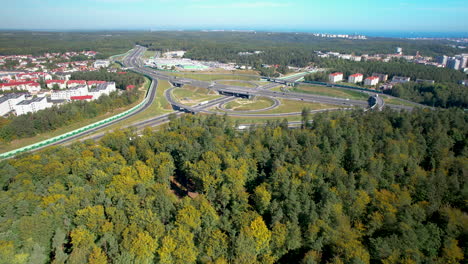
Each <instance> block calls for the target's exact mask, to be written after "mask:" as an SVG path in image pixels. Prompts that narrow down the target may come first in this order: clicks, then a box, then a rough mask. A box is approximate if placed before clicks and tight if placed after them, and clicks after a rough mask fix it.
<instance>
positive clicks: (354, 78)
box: [348, 73, 364, 83]
mask: <svg viewBox="0 0 468 264" xmlns="http://www.w3.org/2000/svg"><path fill="white" fill-rule="evenodd" d="M363 78H364V75H362V74H361V73H356V74H353V75H350V76H349V77H348V82H349V83H359V82H362V79H363Z"/></svg>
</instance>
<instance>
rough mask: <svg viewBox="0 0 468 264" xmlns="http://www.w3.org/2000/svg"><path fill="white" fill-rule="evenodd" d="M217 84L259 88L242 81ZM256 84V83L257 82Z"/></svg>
mask: <svg viewBox="0 0 468 264" xmlns="http://www.w3.org/2000/svg"><path fill="white" fill-rule="evenodd" d="M217 83H220V84H226V85H233V86H240V87H247V88H255V87H257V86H256V85H254V84H253V83H250V82H241V81H229V80H227V81H218V82H217ZM255 83H256V82H255Z"/></svg>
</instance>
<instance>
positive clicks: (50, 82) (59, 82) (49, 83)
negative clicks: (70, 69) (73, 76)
mask: <svg viewBox="0 0 468 264" xmlns="http://www.w3.org/2000/svg"><path fill="white" fill-rule="evenodd" d="M55 84H57V85H58V87H59V88H60V89H65V88H67V84H66V82H65V81H64V80H48V81H46V85H47V88H49V89H52V88H54V85H55Z"/></svg>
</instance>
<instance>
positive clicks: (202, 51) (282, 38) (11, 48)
mask: <svg viewBox="0 0 468 264" xmlns="http://www.w3.org/2000/svg"><path fill="white" fill-rule="evenodd" d="M135 43H138V44H141V45H144V46H147V47H148V48H149V49H150V50H160V51H168V50H175V49H183V50H187V51H188V53H187V56H188V57H191V58H194V59H205V60H219V61H225V60H229V61H235V62H238V63H246V64H250V65H253V63H254V62H255V61H259V62H262V63H267V64H284V65H297V66H300V65H302V64H303V63H304V61H306V63H308V62H310V61H312V58H313V56H312V55H313V52H314V51H315V50H322V51H336V52H340V53H354V54H357V55H360V54H376V53H393V52H395V48H396V47H402V48H403V49H404V51H405V53H407V54H412V55H414V54H416V51H420V53H421V54H422V55H424V56H436V55H443V54H445V55H454V54H457V53H459V50H457V49H455V48H452V47H450V46H449V45H448V44H450V43H449V42H445V41H436V40H409V39H392V38H369V39H368V40H348V39H329V38H320V37H314V36H313V35H312V34H308V33H271V32H201V31H183V32H180V31H177V32H168V31H162V32H143V31H141V32H138V31H133V32H129V31H102V32H68V33H65V32H0V55H10V54H33V55H40V54H43V53H45V52H66V51H82V50H95V51H98V52H100V53H101V54H100V56H102V57H106V56H110V55H115V54H120V53H124V52H126V51H128V50H129V49H131V48H132V47H133V46H134V44H135ZM255 50H261V51H264V54H260V55H255V56H238V52H242V51H255Z"/></svg>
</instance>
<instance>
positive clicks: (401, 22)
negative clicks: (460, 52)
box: [0, 0, 468, 33]
mask: <svg viewBox="0 0 468 264" xmlns="http://www.w3.org/2000/svg"><path fill="white" fill-rule="evenodd" d="M3 10H4V12H3V15H2V16H1V17H0V22H1V23H0V24H1V26H0V29H4V30H5V29H19V30H116V29H123V30H135V29H140V30H141V29H144V30H147V29H154V30H161V29H167V30H176V29H187V30H191V29H220V30H223V29H225V30H229V29H239V30H249V29H250V30H272V31H275V30H278V31H308V32H311V31H327V30H329V31H335V32H337V31H342V32H345V33H349V32H357V33H364V32H366V31H384V32H387V31H389V32H411V31H414V32H456V33H466V32H467V31H466V29H467V28H468V19H467V18H466V12H467V11H468V3H467V2H463V1H456V0H449V1H445V2H444V3H440V1H434V0H430V1H421V0H416V1H412V2H409V1H388V0H385V1H379V3H378V4H375V2H373V1H369V0H359V1H354V2H352V3H349V2H347V1H343V0H330V1H327V2H326V3H323V2H318V1H305V0H297V1H276V0H270V1H268V0H266V1H250V2H248V1H243V0H242V1H236V2H234V1H213V0H180V1H177V2H172V1H168V0H157V1H147V0H84V1H79V2H68V1H66V2H65V1H58V0H44V1H41V0H23V1H15V2H8V3H4V8H3Z"/></svg>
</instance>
